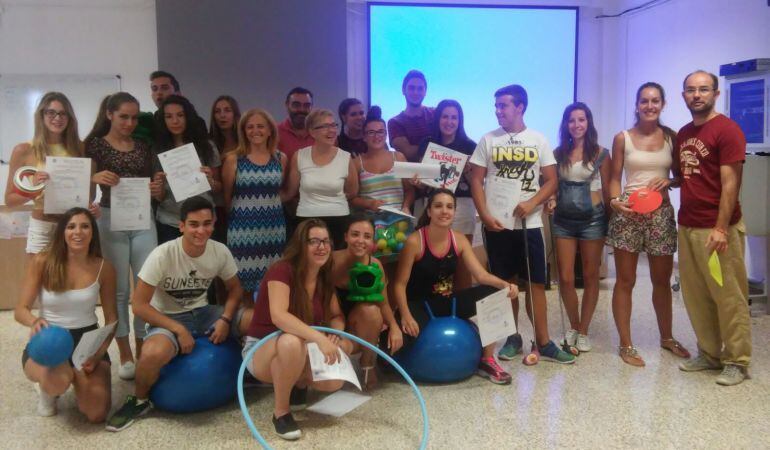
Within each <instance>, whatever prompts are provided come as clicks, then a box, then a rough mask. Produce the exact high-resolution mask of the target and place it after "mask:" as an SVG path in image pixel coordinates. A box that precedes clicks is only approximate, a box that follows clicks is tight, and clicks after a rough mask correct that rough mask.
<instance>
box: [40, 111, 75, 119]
mask: <svg viewBox="0 0 770 450" xmlns="http://www.w3.org/2000/svg"><path fill="white" fill-rule="evenodd" d="M43 115H44V116H46V117H47V118H49V119H51V120H53V119H55V118H57V117H59V118H61V119H68V118H69V117H70V115H69V114H68V113H67V111H57V110H55V109H45V110H43Z"/></svg>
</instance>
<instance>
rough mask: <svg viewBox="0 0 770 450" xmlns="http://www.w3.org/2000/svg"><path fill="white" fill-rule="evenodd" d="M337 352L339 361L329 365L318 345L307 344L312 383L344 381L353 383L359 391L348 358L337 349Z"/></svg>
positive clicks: (353, 370)
mask: <svg viewBox="0 0 770 450" xmlns="http://www.w3.org/2000/svg"><path fill="white" fill-rule="evenodd" d="M338 351H339V353H340V359H339V361H338V362H337V363H335V364H331V365H330V364H326V362H325V361H324V359H325V358H324V354H323V353H321V349H320V348H318V344H316V343H315V342H309V343H308V344H307V354H308V358H309V359H310V370H311V371H312V373H313V381H324V380H345V381H349V382H351V383H353V384H354V385H355V386H356V387H357V388H358V390H359V391H360V390H361V383H360V382H359V381H358V375H356V371H355V369H353V364H352V363H351V362H350V358H349V357H348V355H346V354H345V352H343V351H342V350H340V349H338Z"/></svg>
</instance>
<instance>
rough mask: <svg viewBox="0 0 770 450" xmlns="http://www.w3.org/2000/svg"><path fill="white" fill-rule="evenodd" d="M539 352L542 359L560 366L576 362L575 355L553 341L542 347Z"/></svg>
mask: <svg viewBox="0 0 770 450" xmlns="http://www.w3.org/2000/svg"><path fill="white" fill-rule="evenodd" d="M539 350H540V359H544V360H546V361H553V362H557V363H559V364H572V363H574V362H575V355H573V354H572V353H567V352H565V351H564V350H562V349H560V348H559V346H558V345H556V344H554V343H553V341H548V343H547V344H545V345H544V346H542V347H540V348H539Z"/></svg>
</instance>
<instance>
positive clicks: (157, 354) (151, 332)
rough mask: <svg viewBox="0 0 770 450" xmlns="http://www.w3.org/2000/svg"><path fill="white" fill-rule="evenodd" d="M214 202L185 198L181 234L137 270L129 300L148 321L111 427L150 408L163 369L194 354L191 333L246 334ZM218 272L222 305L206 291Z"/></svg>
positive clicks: (214, 336)
mask: <svg viewBox="0 0 770 450" xmlns="http://www.w3.org/2000/svg"><path fill="white" fill-rule="evenodd" d="M214 220H215V219H214V205H213V204H212V203H211V202H210V201H208V200H206V199H205V198H203V197H192V198H189V199H187V200H185V201H184V202H183V203H182V206H181V211H180V222H179V230H180V231H181V232H182V236H181V237H179V238H177V239H174V240H173V241H168V242H166V243H165V244H162V245H160V246H158V247H156V248H155V250H153V251H152V253H150V255H149V256H148V257H147V260H146V261H145V262H144V265H143V266H142V269H141V270H140V271H139V275H138V277H139V281H138V282H137V284H136V289H135V290H134V295H133V297H132V299H131V303H132V305H133V311H134V314H136V315H137V316H139V317H141V318H142V319H143V320H144V321H145V322H147V324H148V330H147V336H146V337H145V338H144V344H143V345H142V353H141V355H140V357H139V361H138V363H137V365H136V388H135V395H129V396H128V398H127V399H126V402H125V404H123V406H122V407H121V408H120V409H119V410H118V411H117V412H116V413H115V414H114V415H113V416H112V417H111V418H110V420H108V421H107V430H108V431H121V430H124V429H126V428H128V427H129V426H130V425H131V424H132V423H134V420H135V419H136V418H137V417H139V416H141V415H143V414H145V413H147V412H148V411H149V410H150V409H151V408H152V403H151V402H150V400H149V394H150V389H151V388H152V385H153V384H155V382H156V381H157V379H158V376H159V374H160V370H161V369H162V368H163V366H165V365H166V364H168V363H169V362H170V361H171V360H172V359H173V358H174V357H175V356H176V355H177V354H179V353H190V352H191V351H192V349H193V347H194V346H195V340H194V337H193V335H208V336H209V340H210V341H211V342H213V343H214V344H220V343H222V342H224V341H225V340H226V339H227V338H228V337H230V336H232V337H236V338H237V337H238V336H241V335H242V334H243V333H245V331H246V328H247V327H248V325H249V323H250V322H251V315H252V311H251V310H244V309H242V308H239V305H240V300H241V296H242V292H243V291H242V289H241V284H240V282H239V281H238V277H237V272H238V268H237V267H236V265H235V261H234V260H233V255H232V254H231V253H230V250H229V249H228V248H227V247H226V246H225V245H224V244H222V243H219V242H216V241H213V240H210V239H209V237H211V233H212V232H213V230H214ZM215 277H219V278H221V279H223V280H224V281H225V287H226V288H227V302H226V303H225V305H224V307H222V306H215V305H209V304H208V300H207V298H206V291H207V289H208V287H209V285H210V284H211V283H212V281H213V280H214V278H215Z"/></svg>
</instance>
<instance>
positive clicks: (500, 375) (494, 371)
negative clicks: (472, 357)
mask: <svg viewBox="0 0 770 450" xmlns="http://www.w3.org/2000/svg"><path fill="white" fill-rule="evenodd" d="M478 374H479V376H481V377H483V378H489V381H491V382H493V383H495V384H511V374H509V373H508V372H506V371H505V369H503V368H502V367H500V364H498V362H497V360H496V359H495V358H494V357H492V356H490V357H487V358H481V361H480V362H479V369H478Z"/></svg>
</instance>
